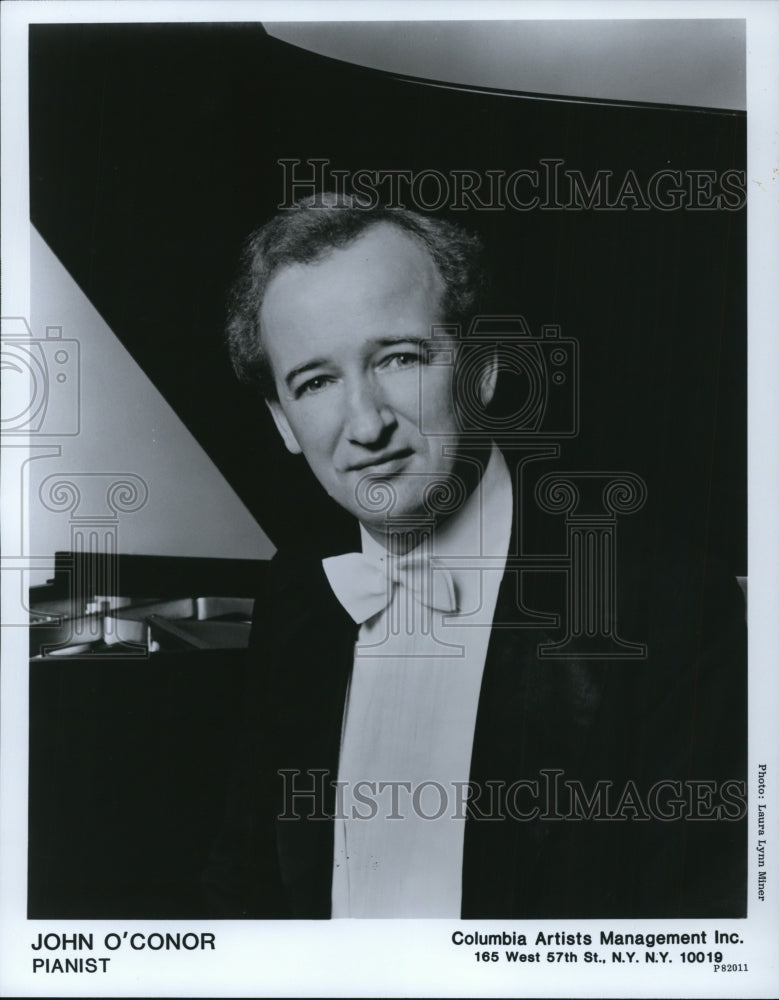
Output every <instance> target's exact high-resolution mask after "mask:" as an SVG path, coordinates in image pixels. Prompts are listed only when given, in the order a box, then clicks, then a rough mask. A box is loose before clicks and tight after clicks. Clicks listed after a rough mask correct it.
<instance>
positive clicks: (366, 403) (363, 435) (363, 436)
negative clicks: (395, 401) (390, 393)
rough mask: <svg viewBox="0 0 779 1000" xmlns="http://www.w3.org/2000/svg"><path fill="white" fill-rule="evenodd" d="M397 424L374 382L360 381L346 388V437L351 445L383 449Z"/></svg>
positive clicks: (370, 380)
mask: <svg viewBox="0 0 779 1000" xmlns="http://www.w3.org/2000/svg"><path fill="white" fill-rule="evenodd" d="M396 426H397V421H396V418H395V414H394V412H393V410H392V407H391V406H389V405H388V403H387V400H386V399H385V397H384V395H383V393H382V391H381V387H380V386H379V385H378V384H377V382H376V381H375V379H371V378H363V379H359V380H358V381H356V382H355V383H354V384H353V385H351V386H350V387H349V392H348V396H347V413H346V428H345V429H346V434H347V436H348V438H349V440H350V441H351V442H352V443H353V444H360V445H363V446H364V447H366V448H376V447H382V446H383V445H384V444H385V442H386V441H387V439H388V438H389V437H390V436H391V435H392V432H393V430H394V429H395V427H396Z"/></svg>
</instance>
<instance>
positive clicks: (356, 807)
mask: <svg viewBox="0 0 779 1000" xmlns="http://www.w3.org/2000/svg"><path fill="white" fill-rule="evenodd" d="M512 502H513V501H512V489H511V477H510V475H509V471H508V468H507V466H506V462H505V460H504V458H503V456H502V454H501V453H500V451H499V450H498V449H497V448H496V447H494V446H493V449H492V453H491V455H490V458H489V461H488V463H487V468H486V470H485V472H484V475H483V476H482V478H481V480H480V482H479V483H478V485H477V486H476V488H475V489H474V491H473V493H472V494H471V495H470V496H469V497H468V498H467V500H466V501H465V503H464V504H463V506H462V508H461V509H460V510H459V511H457V512H456V513H455V514H453V515H452V516H450V517H449V518H448V519H447V520H446V521H445V522H444V523H443V524H442V525H441V527H440V528H438V529H437V530H435V531H434V533H433V535H432V538H431V539H430V540H428V541H426V542H423V544H422V545H421V546H420V549H417V550H414V552H412V553H409V554H408V556H406V557H405V563H406V564H407V565H408V564H410V566H411V569H410V570H408V571H407V576H406V577H404V575H403V572H402V566H401V572H397V567H395V566H393V565H392V564H393V561H394V560H395V558H396V557H394V556H390V555H389V554H388V552H387V551H386V549H384V548H383V547H382V546H381V545H380V543H379V542H377V541H376V540H375V539H373V538H372V537H371V536H370V535H369V534H368V533H367V532H366V531H365V530H364V529H363V530H362V544H363V555H364V556H366V557H368V558H369V559H370V560H373V561H375V562H376V564H377V565H380V566H382V567H384V568H386V569H387V580H388V589H387V596H388V598H389V603H388V604H387V606H386V607H385V608H384V610H382V611H379V612H378V613H376V614H374V615H373V617H371V618H369V619H368V620H367V621H365V622H363V623H362V625H361V627H360V631H359V635H358V639H357V643H356V645H355V656H354V669H353V673H352V678H351V681H350V685H349V691H348V695H347V700H346V707H345V712H344V720H343V729H342V738H341V753H340V760H339V768H338V782H339V786H338V791H339V793H338V796H337V800H336V801H337V807H336V818H335V850H334V859H333V886H332V915H333V917H455V918H456V917H459V916H460V904H461V891H462V886H461V883H462V860H463V838H464V832H465V801H466V788H467V782H468V777H469V773H470V763H471V750H472V745H473V733H474V727H475V723H476V710H477V706H478V700H479V691H480V687H481V678H482V672H483V670H484V663H485V659H486V655H487V645H488V643H489V639H490V632H491V626H492V619H493V616H494V612H495V604H496V601H497V596H498V588H499V586H500V581H501V578H502V576H503V572H504V569H505V564H506V556H507V554H508V546H509V537H510V533H511V519H512ZM423 548H425V549H428V550H429V554H430V555H431V556H432V560H431V562H429V563H427V564H426V565H427V566H428V568H427V570H422V569H420V566H421V565H422V563H421V562H420V560H419V558H418V557H419V556H420V554H422V555H424V553H420V550H421V549H423ZM399 562H400V563H403V562H404V560H403V559H401V560H399ZM323 565H324V568H325V572H326V573H327V575H328V579H329V580H330V583H331V586H332V587H333V591H334V592H335V594H336V596H337V597H339V599H340V600H342V603H344V606H345V607H346V608H347V610H349V606H348V605H347V604H346V601H345V600H344V599H343V598H342V597H341V594H340V593H339V591H341V590H342V589H343V588H344V586H345V580H344V573H345V572H348V570H345V569H344V563H341V565H340V566H339V565H338V560H337V559H336V560H332V561H331V560H325V561H324V564H323ZM430 567H432V570H431V569H430ZM423 572H424V573H426V575H427V584H426V585H427V591H428V592H429V593H430V594H433V593H435V595H443V596H442V598H441V600H434V599H432V598H431V600H433V603H435V604H436V607H439V608H440V607H447V606H448V607H449V608H450V609H451V610H450V611H449V612H447V611H441V610H436V609H435V608H431V607H428V606H426V605H425V604H424V603H421V601H420V599H419V596H420V595H419V591H420V587H419V586H417V587H416V591H415V589H414V587H413V586H412V584H419V583H420V579H419V576H420V574H422V573H423ZM431 572H432V580H431V578H430V573H431ZM449 574H451V576H450V575H449ZM439 576H440V577H441V579H440V580H439V579H437V578H438V577H439ZM412 577H415V579H412ZM422 583H423V584H425V581H422ZM421 589H422V590H423V591H424V590H425V586H424V585H423V586H422V588H421ZM390 595H391V596H390ZM447 595H448V596H447ZM423 596H424V595H423ZM447 600H448V601H449V604H448V605H447ZM382 782H384V783H387V784H385V785H384V786H383V787H382V786H381V783H382Z"/></svg>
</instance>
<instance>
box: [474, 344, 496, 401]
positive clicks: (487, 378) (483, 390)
mask: <svg viewBox="0 0 779 1000" xmlns="http://www.w3.org/2000/svg"><path fill="white" fill-rule="evenodd" d="M498 369H499V365H498V351H497V348H496V349H495V350H494V351H492V353H491V354H490V356H489V358H486V359H485V362H484V369H483V371H482V376H481V379H480V380H479V395H480V397H481V405H482V406H484V407H487V406H489V405H490V403H491V402H492V398H493V396H494V395H495V386H496V385H497V383H498Z"/></svg>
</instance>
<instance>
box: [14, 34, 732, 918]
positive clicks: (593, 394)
mask: <svg viewBox="0 0 779 1000" xmlns="http://www.w3.org/2000/svg"><path fill="white" fill-rule="evenodd" d="M745 136H746V121H745V116H744V115H743V114H739V113H731V112H728V113H715V112H702V111H700V110H693V109H687V110H683V109H670V108H664V107H643V108H639V107H635V106H633V107H627V106H617V105H609V104H602V103H601V104H594V103H587V102H564V101H558V100H534V99H529V98H523V97H515V96H511V95H506V94H476V93H468V92H464V91H462V90H456V91H455V90H448V89H441V88H433V87H429V86H426V85H425V84H423V83H419V82H415V81H408V80H400V79H396V78H392V77H390V76H387V75H385V74H382V73H379V72H375V71H370V70H364V69H359V68H355V67H352V66H348V65H345V64H342V63H338V62H335V61H333V60H329V59H326V58H323V57H321V56H317V55H312V54H310V53H307V52H304V51H302V50H299V49H296V48H294V47H292V46H289V45H287V44H285V43H283V42H279V41H276V40H274V39H272V38H270V37H269V36H267V35H266V34H265V32H264V30H263V29H262V27H261V26H259V25H256V24H255V25H228V24H219V25H178V24H177V25H160V24H153V25H137V24H134V25H56V26H53V25H36V26H33V27H31V29H30V201H31V214H32V222H33V224H34V225H35V226H36V227H37V229H38V230H39V232H40V233H41V235H42V236H43V238H44V239H45V240H46V242H47V243H48V244H49V246H50V247H51V248H52V250H53V251H54V253H55V254H56V255H57V256H58V257H59V259H60V260H61V261H62V263H63V264H64V266H65V267H66V268H67V269H68V271H69V272H70V274H71V275H72V277H73V278H74V280H75V281H76V282H77V283H78V284H79V286H80V287H81V288H82V289H83V291H84V292H85V294H86V295H87V296H88V297H89V299H90V300H91V302H92V303H93V304H94V306H95V307H96V308H97V309H98V311H99V312H100V313H101V315H102V316H103V317H104V319H105V320H106V322H107V323H108V324H109V325H110V327H111V328H112V329H113V331H114V332H115V333H116V335H117V336H118V337H119V338H120V340H121V341H122V343H123V344H124V345H125V347H126V348H127V349H128V350H129V352H130V353H131V354H132V356H133V357H134V358H135V359H136V360H137V361H138V363H139V364H140V365H141V367H142V368H143V369H144V371H145V372H146V373H147V374H148V375H149V377H150V378H151V379H152V381H153V382H154V383H155V384H156V385H157V387H158V388H159V390H160V391H161V393H162V394H163V395H164V396H165V398H166V399H167V400H168V401H169V402H170V404H171V405H172V406H173V408H174V409H175V410H176V412H177V413H178V414H179V416H180V417H181V418H182V420H183V421H184V423H185V424H186V425H187V426H188V427H189V429H190V430H191V431H192V433H193V434H194V436H195V437H196V438H197V440H198V441H199V442H200V443H201V444H202V446H203V447H204V448H205V449H206V451H207V452H208V453H209V454H210V456H211V457H212V459H213V460H214V462H215V463H216V464H217V466H218V467H219V468H220V469H221V470H222V472H223V473H224V475H225V476H226V477H227V479H228V480H229V482H230V483H231V484H232V486H233V487H234V488H235V490H236V491H237V493H238V494H239V495H240V496H241V498H242V499H243V500H244V502H245V503H246V505H247V506H248V508H249V510H250V511H252V512H253V514H254V515H255V516H256V517H257V520H258V521H259V523H260V524H261V525H262V527H263V528H264V529H265V531H266V532H267V534H268V535H269V536H270V538H271V539H272V540H273V542H274V543H275V544H276V545H278V546H283V545H286V544H290V543H292V542H295V543H300V542H303V543H304V544H307V545H313V546H317V547H320V548H322V549H323V550H326V549H328V548H331V547H334V546H335V545H336V544H338V543H339V542H340V540H341V539H342V538H343V537H344V536H345V535H346V534H347V533H348V532H349V531H350V530H351V529H350V527H349V526H347V523H346V521H345V518H344V517H343V516H342V515H341V513H340V511H339V510H338V509H336V508H334V507H332V506H331V505H330V503H329V501H327V500H326V498H325V497H324V496H323V494H322V492H321V491H320V489H319V488H318V486H317V485H316V483H315V482H314V481H313V479H312V477H311V476H310V474H309V473H308V471H307V469H306V467H305V465H304V463H303V461H302V459H300V458H293V457H292V456H290V455H288V454H287V453H286V451H284V449H283V446H282V444H281V442H280V440H279V439H278V437H277V435H276V432H275V430H274V428H273V427H272V424H271V421H270V418H269V417H268V415H267V414H266V412H265V408H264V406H263V405H262V403H261V401H260V400H258V398H257V397H256V395H255V394H253V393H252V392H250V391H249V390H243V389H239V388H238V387H237V386H236V383H235V379H234V377H233V374H232V370H231V368H230V365H229V361H228V358H227V355H226V351H225V350H224V347H223V345H222V330H223V326H224V313H225V298H226V294H227V290H228V287H229V284H230V281H231V278H232V275H233V273H234V269H235V264H236V260H237V255H238V252H239V248H240V245H241V243H242V241H243V239H244V238H245V236H246V235H247V234H248V232H249V231H250V230H251V229H252V228H253V227H254V226H256V225H258V224H260V223H261V222H263V221H264V220H265V219H266V218H267V217H268V216H269V215H270V214H272V213H273V212H274V210H275V208H276V206H277V204H278V203H279V202H280V201H282V199H283V196H284V192H283V189H282V171H281V169H280V167H279V166H278V165H277V161H278V159H280V158H299V159H302V160H306V159H309V158H312V157H322V158H326V159H328V160H329V161H330V169H345V170H350V171H353V170H357V169H361V168H366V169H371V168H373V169H379V170H388V169H393V168H398V169H407V170H412V171H418V170H424V169H430V168H436V169H438V170H441V171H443V172H444V173H448V172H449V171H451V170H454V169H471V170H487V169H490V170H501V169H502V170H505V171H507V172H509V173H510V172H511V171H513V170H516V169H519V168H523V167H524V168H529V169H534V168H537V166H538V161H539V160H540V159H541V158H543V157H556V158H561V159H563V160H565V167H566V168H569V169H576V170H581V171H582V172H583V174H584V175H585V177H586V178H588V179H589V178H591V177H592V176H593V175H594V174H595V172H596V171H597V170H602V169H607V170H611V171H613V174H614V176H615V178H617V179H618V181H619V179H621V178H622V177H623V176H624V174H625V171H627V170H628V169H633V170H635V171H636V173H637V174H638V176H639V177H640V178H643V179H648V178H649V177H650V176H651V175H652V174H653V173H654V172H655V171H657V170H661V169H664V168H671V169H676V170H682V171H685V170H693V169H707V170H715V171H718V172H722V171H725V170H727V169H732V168H741V169H743V168H744V166H745ZM457 217H458V218H459V219H460V221H462V222H464V223H465V224H466V225H468V226H469V227H471V228H473V229H475V230H477V231H479V232H480V233H481V234H482V235H483V236H484V238H485V241H486V243H487V246H488V250H489V255H490V267H491V271H492V274H493V276H494V289H493V299H492V304H493V308H494V310H495V311H496V312H508V313H522V314H523V315H524V316H525V317H526V319H527V321H528V323H529V325H530V327H531V329H532V330H533V331H538V330H539V329H540V327H541V325H542V324H544V323H556V324H559V325H560V326H561V328H562V334H563V336H567V337H575V338H577V340H578V341H579V344H580V352H581V433H580V434H579V436H578V437H577V438H576V439H575V440H570V441H567V442H564V443H563V444H562V449H561V458H560V465H561V467H562V468H565V469H582V470H589V471H597V470H617V471H623V470H624V471H632V472H635V473H638V474H639V475H641V476H643V478H644V479H645V481H646V483H647V487H648V501H647V504H646V506H645V508H644V509H643V510H642V511H641V512H640V514H636V515H633V516H631V517H630V518H625V519H624V530H623V526H622V522H621V526H620V532H621V535H620V546H621V550H622V552H623V553H625V552H627V553H629V554H634V553H636V552H641V551H644V550H649V551H652V552H656V551H657V549H658V547H660V549H661V551H662V550H664V549H667V550H669V551H676V550H677V549H679V548H681V547H683V548H684V549H685V550H686V551H687V552H689V553H691V554H692V557H693V559H697V560H698V562H700V561H701V560H706V559H708V558H709V557H710V556H711V557H713V555H714V554H715V553H717V554H718V555H719V556H720V557H721V558H722V559H723V560H724V561H725V564H726V565H727V566H728V567H729V569H730V571H731V572H732V573H737V574H745V573H746V249H745V230H746V213H745V211H743V210H742V211H739V212H729V211H699V212H691V211H676V212H660V211H656V210H650V211H648V212H636V211H625V212H597V211H580V212H574V211H560V212H554V211H530V212H523V213H520V212H515V211H503V212H494V213H492V212H474V211H470V212H465V213H457ZM504 392H505V387H504ZM106 405H110V401H109V400H106ZM539 466H543V468H539V472H546V471H549V468H550V466H549V465H548V464H546V463H539ZM626 638H633V637H632V636H626ZM638 638H640V637H638ZM197 656H198V659H194V658H192V659H187V660H186V661H185V660H182V659H181V658H180V657H175V656H173V657H168V658H167V659H164V660H162V659H153V660H151V661H149V662H148V663H142V664H138V663H132V664H126V665H122V664H121V663H117V662H112V663H107V662H103V661H97V662H92V663H90V662H88V661H85V662H81V661H78V662H77V661H60V662H59V663H52V662H51V661H42V662H40V663H36V664H34V669H33V671H32V673H31V688H30V696H31V705H30V724H31V731H30V746H31V751H30V752H31V756H30V800H29V808H30V865H29V897H28V904H29V914H30V916H31V917H36V916H37V917H83V916H87V917H96V916H97V917H101V916H102V917H116V916H123V917H130V916H146V917H154V916H159V917H170V916H180V917H181V916H188V915H197V906H198V902H197V876H198V872H199V871H200V870H201V868H202V866H203V864H204V861H205V857H206V855H207V852H208V848H209V845H210V843H211V841H212V839H213V836H214V833H215V830H216V828H217V826H218V823H219V817H220V812H221V796H222V793H223V789H224V776H225V773H226V771H227V769H228V761H229V759H230V742H231V738H232V733H233V730H234V719H235V717H236V714H237V713H238V710H239V709H238V706H239V704H240V700H241V692H242V683H243V682H242V676H243V660H242V658H241V657H240V656H235V655H230V654H222V653H215V654H208V655H205V654H202V653H201V654H197Z"/></svg>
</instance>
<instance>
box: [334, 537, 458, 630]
mask: <svg viewBox="0 0 779 1000" xmlns="http://www.w3.org/2000/svg"><path fill="white" fill-rule="evenodd" d="M322 567H323V568H324V571H325V574H326V576H327V579H328V580H329V582H330V586H331V587H332V590H333V593H334V594H335V596H336V597H337V598H338V600H339V601H340V602H341V604H342V605H343V607H344V608H345V609H346V610H347V611H348V612H349V615H350V616H351V617H352V618H353V619H354V621H355V622H356V623H357V624H358V625H362V623H363V622H365V621H367V620H368V619H369V618H372V617H373V616H374V615H376V614H378V613H379V612H380V611H383V610H384V608H386V607H387V605H388V604H389V603H390V601H391V600H392V596H393V594H394V592H395V588H396V587H404V588H405V589H406V590H408V592H409V593H410V594H412V596H413V597H414V600H416V601H417V602H418V603H419V604H421V605H423V606H424V607H428V608H433V609H435V610H436V611H445V612H450V613H451V612H453V611H456V610H457V597H456V592H455V586H454V579H453V578H452V574H451V573H450V572H449V570H448V569H445V568H444V567H443V566H438V565H436V560H435V559H434V558H431V557H430V556H425V555H421V554H417V555H409V556H400V557H398V556H391V555H389V554H387V555H386V556H381V557H374V558H371V557H370V556H366V555H364V554H363V553H362V552H347V553H346V554H345V555H342V556H331V557H330V558H329V559H323V560H322Z"/></svg>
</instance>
